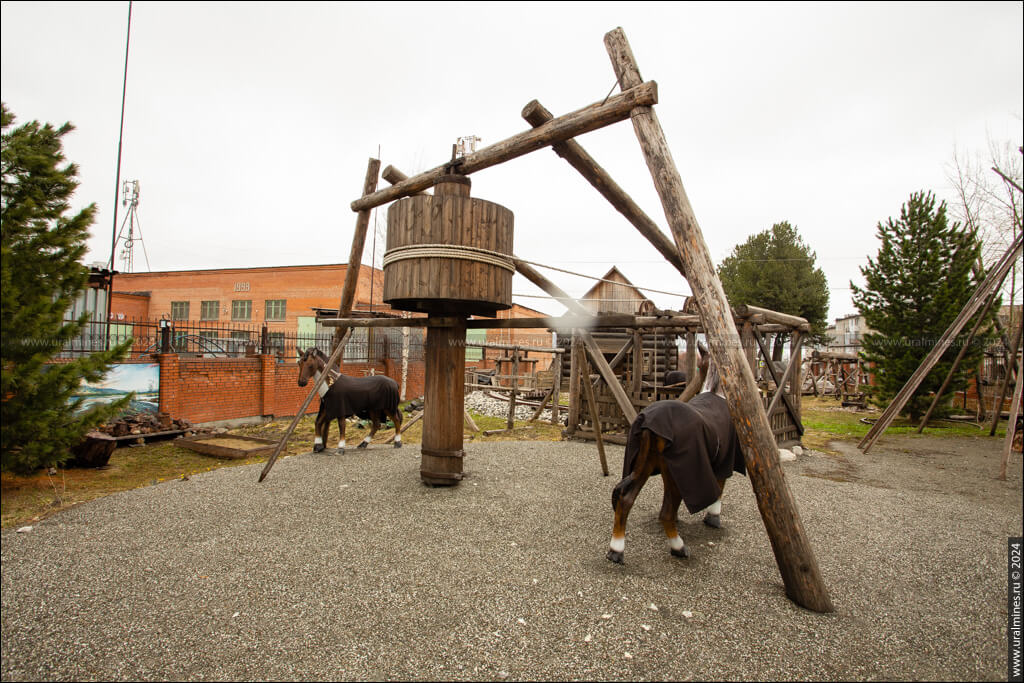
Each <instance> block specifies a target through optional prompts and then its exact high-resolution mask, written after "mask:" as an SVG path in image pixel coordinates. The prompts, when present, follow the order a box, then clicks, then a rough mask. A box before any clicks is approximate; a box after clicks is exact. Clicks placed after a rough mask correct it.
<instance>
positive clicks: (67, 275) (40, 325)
mask: <svg viewBox="0 0 1024 683" xmlns="http://www.w3.org/2000/svg"><path fill="white" fill-rule="evenodd" d="M0 118H2V121H0V123H2V150H0V151H2V154H0V164H2V172H3V184H2V200H0V205H2V208H0V232H2V241H0V247H2V259H0V303H2V305H0V318H2V330H0V333H2V337H0V362H2V368H3V375H2V389H0V413H2V415H0V418H2V426H0V433H2V448H3V450H2V461H0V468H2V469H3V470H5V471H14V472H19V473H26V472H31V471H32V470H34V469H36V468H38V467H41V466H54V465H59V464H61V463H63V462H64V461H65V460H67V459H68V457H69V455H70V453H69V451H68V449H69V448H70V447H71V446H73V445H75V444H76V443H78V442H79V441H81V439H82V436H83V435H84V434H85V432H87V431H88V430H89V429H92V428H94V427H95V426H97V425H99V424H101V423H103V422H104V421H106V420H108V419H110V418H111V417H112V416H113V415H115V414H116V413H118V412H120V411H121V410H122V409H123V408H124V406H125V404H126V403H127V401H128V400H129V398H130V397H126V398H125V399H123V400H121V401H118V402H115V403H112V404H108V405H98V406H95V407H92V408H90V409H89V410H87V411H85V412H84V413H80V414H78V415H76V414H75V412H76V408H77V407H78V405H77V402H70V399H71V396H72V394H73V393H74V391H75V390H76V389H77V387H78V385H79V383H80V382H81V381H82V380H83V379H85V380H88V381H91V382H95V381H98V380H100V379H101V378H102V377H103V375H104V374H105V372H106V371H107V369H108V368H109V366H110V364H111V363H113V362H115V361H116V360H118V359H120V358H121V357H123V356H124V354H125V353H126V352H127V350H128V349H129V348H131V341H130V340H129V341H128V342H125V343H124V344H123V345H121V346H118V347H115V348H112V349H111V350H110V351H106V352H99V353H94V354H91V355H88V356H85V357H83V358H80V359H76V360H74V361H72V362H69V363H60V364H48V361H50V360H51V359H52V358H53V357H54V356H55V355H56V354H57V353H58V352H60V350H61V349H62V348H63V347H64V345H65V344H66V343H67V341H68V340H70V339H72V338H73V337H75V336H76V335H77V334H78V333H79V332H80V331H81V329H82V326H83V325H84V324H85V322H86V320H87V318H88V314H86V315H83V316H82V317H81V318H79V319H78V320H77V321H74V322H71V323H65V322H64V317H65V315H66V313H67V311H68V309H69V308H70V307H71V304H72V302H73V301H74V299H75V297H76V296H77V294H78V293H79V292H80V291H81V290H82V288H83V287H84V286H85V285H86V281H87V278H88V270H87V269H86V268H85V266H83V265H82V264H81V263H80V260H81V258H82V257H83V256H84V255H85V250H86V247H85V240H86V238H87V237H88V234H89V233H88V230H89V226H90V225H91V224H92V222H93V220H94V217H95V214H96V207H95V205H89V206H88V207H86V208H85V209H83V210H82V211H80V212H79V213H77V214H75V215H74V216H70V217H66V216H64V214H65V212H67V211H68V209H69V203H68V202H69V199H70V197H71V195H72V193H73V192H74V191H75V188H76V187H77V186H78V181H77V179H76V178H77V175H78V169H77V167H76V166H75V164H73V163H68V164H65V159H64V153H63V148H62V143H61V139H62V138H63V137H64V136H65V135H67V134H68V133H69V132H71V131H72V130H73V129H74V128H73V126H71V125H70V124H67V123H66V124H64V125H63V126H61V127H60V128H56V129H55V128H54V127H53V126H51V125H50V124H46V125H41V124H40V123H39V122H37V121H32V122H30V123H27V124H24V125H21V126H18V127H16V128H13V127H12V126H13V124H14V120H15V119H14V115H13V114H12V113H11V112H10V111H9V110H8V109H7V106H6V105H5V104H2V103H0Z"/></svg>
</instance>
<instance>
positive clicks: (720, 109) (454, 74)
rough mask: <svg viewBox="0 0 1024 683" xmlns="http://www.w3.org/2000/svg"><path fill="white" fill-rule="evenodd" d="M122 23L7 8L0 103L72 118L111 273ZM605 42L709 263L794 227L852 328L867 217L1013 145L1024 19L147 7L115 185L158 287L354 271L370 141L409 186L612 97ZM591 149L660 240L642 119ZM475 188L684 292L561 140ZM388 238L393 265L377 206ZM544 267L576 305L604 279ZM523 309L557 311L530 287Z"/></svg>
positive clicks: (596, 260)
mask: <svg viewBox="0 0 1024 683" xmlns="http://www.w3.org/2000/svg"><path fill="white" fill-rule="evenodd" d="M127 16H128V3H126V2H115V3H95V2H75V3H69V4H65V3H33V2H16V3H10V2H4V3H2V21H0V30H2V79H0V83H2V97H3V101H4V102H6V104H7V106H8V108H9V109H11V110H12V111H13V113H14V114H15V116H16V117H17V118H18V121H19V122H22V123H23V122H26V121H29V120H32V119H38V120H40V121H47V122H52V123H55V124H59V123H63V122H65V121H70V122H72V123H73V124H74V125H75V126H76V127H77V130H76V131H75V132H74V133H72V134H70V135H69V136H67V138H66V143H65V150H66V153H67V156H68V159H69V160H71V161H74V162H76V163H77V164H79V167H80V178H81V181H82V183H81V186H80V187H79V190H78V193H77V197H76V205H77V206H79V207H80V206H84V205H86V204H88V203H90V202H95V203H96V204H97V205H98V206H99V213H98V219H97V221H96V223H95V225H94V226H93V237H92V239H91V240H90V242H89V247H90V253H89V256H88V258H87V261H88V262H94V261H104V262H105V261H108V260H109V258H110V255H111V234H112V230H113V227H114V219H115V217H114V213H113V209H114V192H115V173H116V161H117V143H118V124H119V117H120V112H121V86H122V78H123V75H124V72H123V69H124V59H125V35H126V23H127ZM617 26H621V27H623V28H624V30H625V32H626V35H627V37H628V39H629V41H630V43H631V45H632V48H633V52H634V54H635V56H636V58H637V62H638V63H639V66H640V71H641V73H642V74H643V77H644V78H645V79H648V80H654V81H657V83H658V89H659V104H658V105H657V112H658V116H659V118H660V120H661V123H662V126H663V127H664V128H665V132H666V136H667V138H668V142H669V145H670V146H671V149H672V153H673V155H674V157H675V161H676V164H677V165H678V167H679V170H680V173H681V175H682V179H683V183H684V184H685V187H686V191H687V194H688V195H689V198H690V201H691V202H692V204H693V207H694V210H695V211H696V214H697V218H698V221H699V222H700V225H701V228H702V229H703V232H704V238H705V240H706V242H707V243H708V246H709V248H710V250H711V255H712V258H713V259H714V261H715V263H716V264H718V263H719V262H720V261H721V260H722V259H723V258H725V257H726V256H728V255H729V253H730V252H731V251H732V249H733V247H734V246H735V245H737V244H739V243H741V242H743V241H745V240H746V239H747V237H748V236H750V235H751V234H753V233H756V232H760V231H762V230H765V229H767V228H769V227H770V226H771V225H772V224H773V223H776V222H779V221H784V220H785V221H789V222H790V223H792V224H793V225H795V226H796V228H797V230H798V231H799V233H800V234H801V236H802V237H803V238H804V240H805V242H806V243H807V244H808V245H809V246H810V247H811V248H812V249H813V250H814V251H815V252H816V254H817V262H818V265H819V266H820V267H821V268H822V269H823V270H824V271H825V274H826V276H827V278H828V283H829V287H830V288H831V307H830V312H829V315H830V317H831V318H835V317H839V316H842V315H846V314H849V313H853V312H854V311H855V309H854V307H853V304H852V301H851V298H850V291H849V283H850V280H851V279H852V280H854V282H856V283H861V282H862V281H863V280H862V278H861V276H860V273H859V271H858V267H859V266H862V265H864V264H865V263H866V260H867V257H868V256H869V255H871V256H873V255H874V254H875V253H876V251H877V247H878V240H877V237H876V226H877V224H878V222H879V221H884V220H885V219H886V218H888V217H889V216H895V215H897V214H898V212H899V209H900V206H901V204H902V203H903V202H904V201H906V199H907V198H908V196H909V195H910V193H912V192H915V191H919V190H931V191H933V192H935V193H936V194H938V195H939V196H940V197H942V198H952V194H951V188H950V186H949V183H948V181H947V180H946V174H947V166H948V164H949V162H950V161H951V159H952V158H953V154H954V149H959V150H961V151H967V152H971V153H973V152H984V151H985V150H986V149H987V146H988V141H989V140H993V141H996V142H1006V141H1008V142H1011V143H1012V144H1013V146H1014V148H1016V147H1017V146H1019V145H1020V144H1021V137H1022V119H1021V116H1022V110H1024V102H1022V99H1024V98H1022V83H1024V75H1022V73H1021V72H1022V62H1024V59H1022V56H1024V42H1022V35H1024V30H1022V26H1024V17H1022V4H1021V3H1019V2H1014V3H980V2H979V3H974V2H972V3H963V4H960V3H942V4H932V3H928V4H910V5H906V4H891V3H879V4H875V3H872V4H833V3H828V4H811V3H798V4H768V3H755V4H749V5H747V4H725V3H713V4H695V5H691V4H682V3H679V4H676V3H672V4H668V3H665V4H662V3H641V2H630V3H622V2H615V3H576V2H574V3H564V4H563V3H538V4H532V3H507V4H506V3H481V2H477V3H467V4H460V3H454V4H447V3H437V2H433V3H409V4H406V3H401V2H388V3H379V4H378V3H372V2H359V3H314V4H304V3H299V2H288V3H250V2H246V3H224V4H219V3H179V2H175V3H162V2H136V3H134V5H133V6H132V23H131V46H130V54H129V58H128V86H127V99H126V105H125V115H124V116H125V120H124V147H123V153H122V160H121V178H122V180H126V179H127V180H138V181H139V183H140V190H141V192H140V202H139V206H138V213H137V215H138V217H139V220H140V224H141V230H142V236H143V243H144V245H145V249H146V252H147V254H148V259H149V266H150V269H152V270H182V269H191V268H225V267H248V266H275V265H298V264H311V263H314V264H315V263H341V262H345V261H346V260H347V259H348V253H349V248H350V246H351V240H352V232H353V228H354V226H355V214H354V213H352V211H351V210H350V209H349V203H350V202H351V201H352V200H354V199H356V198H357V197H358V196H359V195H360V193H361V189H362V179H363V175H364V173H365V170H366V162H367V159H368V158H370V157H377V156H378V149H379V150H380V151H379V156H380V159H381V160H382V166H386V165H388V164H393V165H395V166H396V167H398V168H400V169H402V170H403V171H404V172H405V173H407V174H410V175H412V174H414V173H417V172H420V171H424V170H427V169H429V168H433V167H434V166H437V165H439V164H441V163H443V162H444V161H445V160H447V158H448V157H449V156H450V154H451V145H452V144H453V143H454V142H455V141H456V139H457V138H458V137H460V136H465V135H477V136H479V137H480V138H482V142H481V143H480V145H481V147H482V146H486V145H489V144H493V143H495V142H499V141H501V140H503V139H505V138H507V137H509V136H511V135H514V134H515V133H518V132H520V131H522V130H525V129H526V128H528V125H527V124H526V123H525V122H524V121H523V120H522V119H521V118H520V111H521V109H522V107H523V105H525V104H526V103H527V102H529V101H530V100H532V99H534V98H536V99H538V100H539V101H540V102H541V103H542V104H543V105H545V106H546V107H547V108H548V109H549V110H551V111H552V112H553V113H555V114H556V115H558V114H563V113H567V112H569V111H572V110H575V109H578V108H580V107H583V106H585V105H588V104H590V103H592V102H597V101H600V100H602V99H604V98H605V96H606V95H607V94H608V92H609V90H610V89H611V88H612V86H613V84H614V80H615V78H614V75H613V72H612V68H611V65H610V62H609V60H608V56H607V53H606V52H605V48H604V44H603V36H604V34H605V33H606V32H607V31H609V30H611V29H613V28H615V27H617ZM578 140H579V142H580V143H581V144H582V145H583V146H584V147H585V148H586V149H587V150H588V151H589V152H590V153H591V154H592V155H593V156H594V157H595V158H596V159H597V160H598V162H599V163H601V164H602V165H603V166H604V167H605V168H606V169H608V170H609V171H610V173H611V174H612V176H613V177H614V178H615V179H616V180H617V182H618V183H619V184H620V185H621V186H622V187H623V188H625V189H626V191H627V192H629V193H630V194H631V195H632V196H633V198H634V199H635V200H636V201H637V202H638V203H639V204H640V205H641V206H642V207H643V208H644V209H645V210H646V211H647V212H648V214H649V215H650V216H651V217H652V218H654V219H655V221H656V222H657V223H658V224H659V225H660V226H661V227H662V229H663V230H665V231H666V233H667V232H668V227H667V223H666V221H665V218H664V213H663V212H662V210H661V206H660V203H659V201H658V198H657V194H656V193H655V191H654V188H653V185H652V183H651V178H650V174H649V172H648V171H647V168H646V165H645V164H644V162H643V157H642V155H641V152H640V148H639V146H638V144H637V141H636V137H635V134H634V132H633V129H632V126H631V125H630V124H629V123H628V122H622V123H619V124H616V125H614V126H611V127H609V128H606V129H603V130H601V131H597V132H594V133H589V134H587V135H585V136H582V137H580V138H578ZM472 179H473V195H474V196H476V197H480V198H483V199H488V200H491V201H494V202H497V203H499V204H502V205H504V206H507V207H508V208H509V209H511V210H512V211H513V212H514V214H515V245H516V246H515V251H516V253H517V254H518V255H519V256H520V257H522V258H525V259H528V260H531V261H537V262H540V263H543V264H550V265H556V266H559V267H561V268H565V269H568V270H573V271H580V272H584V273H587V274H590V275H594V276H600V275H603V274H604V273H605V272H606V271H607V270H608V269H609V268H611V266H612V265H618V266H619V268H620V270H622V272H623V273H624V274H625V275H626V276H627V277H628V278H630V279H631V280H632V281H633V282H634V283H635V284H637V285H638V286H641V287H644V286H646V287H652V288H655V289H660V290H665V291H667V292H675V293H680V294H685V293H687V292H689V287H688V285H687V284H686V283H685V281H683V280H682V279H681V278H680V276H679V275H678V274H677V273H676V272H675V271H674V270H673V269H672V268H671V267H670V266H668V265H667V264H665V262H664V260H663V259H662V258H661V257H660V255H659V254H658V253H657V252H656V251H655V250H654V248H653V247H651V246H650V245H649V244H648V243H647V242H646V241H645V240H644V239H643V238H642V237H640V235H639V233H637V232H636V231H635V229H634V228H633V227H632V226H630V225H629V224H628V223H627V222H626V221H625V220H624V219H623V218H621V216H619V214H618V213H617V212H616V211H615V210H614V209H613V208H611V206H610V205H608V203H607V202H606V201H605V200H604V199H603V198H602V197H601V196H600V195H598V194H597V192H596V191H595V190H593V189H592V188H591V187H590V186H589V185H588V184H587V183H586V181H584V180H583V179H582V178H581V177H580V176H579V175H578V174H577V173H576V171H574V170H573V169H572V168H571V167H570V166H569V165H568V164H567V163H565V162H564V161H563V160H561V159H560V158H558V157H557V156H556V155H555V154H554V153H553V152H551V151H550V150H549V149H545V150H541V151H538V152H534V153H533V154H531V155H529V156H527V157H522V158H520V159H518V160H515V161H513V162H510V163H506V164H504V165H502V166H499V167H494V168H491V169H488V170H485V171H482V172H480V173H477V174H474V175H473V176H472ZM381 185H382V186H384V185H386V183H384V181H381ZM117 208H118V214H117V225H118V228H120V226H121V222H122V221H123V218H124V213H123V208H122V207H121V206H120V203H118V207H117ZM374 224H376V225H377V227H378V229H379V232H380V235H381V237H380V238H379V239H378V241H377V251H376V261H377V263H378V264H379V262H380V257H381V251H382V240H383V233H384V229H385V212H384V211H383V210H381V211H380V215H379V217H375V219H374V223H371V226H373V225H374ZM372 246H373V245H372V236H371V237H370V238H368V241H367V248H366V254H365V256H364V259H363V261H364V263H369V262H370V260H371V248H372ZM115 266H116V267H117V268H118V269H123V262H122V261H121V259H120V258H118V260H117V263H116V264H115ZM135 270H136V271H141V270H146V260H145V258H144V257H143V254H142V251H141V249H136V252H135ZM544 272H546V273H547V274H548V275H549V276H550V277H551V278H552V279H553V280H554V281H555V282H557V283H559V284H560V285H562V286H563V287H564V288H565V289H566V290H567V291H568V292H569V293H570V294H573V295H577V296H578V295H580V294H582V293H583V292H584V291H586V290H587V289H588V288H589V287H590V286H591V285H592V284H593V282H592V281H588V280H584V279H581V278H577V277H573V276H569V275H565V274H561V273H558V272H553V271H544ZM513 290H514V291H515V292H516V293H521V294H526V295H536V294H540V293H541V292H540V291H539V290H537V289H536V288H535V287H533V286H532V285H530V284H529V283H528V282H526V281H525V280H524V279H522V278H521V277H520V276H516V278H515V282H514V285H513ZM650 296H651V298H652V299H654V301H655V303H656V304H658V305H659V306H661V307H664V308H678V307H680V306H681V305H682V299H681V298H680V297H678V296H671V295H665V294H658V293H652V294H650ZM516 300H517V301H518V302H519V303H522V304H523V305H526V306H530V307H532V308H536V309H539V310H542V311H545V312H548V313H554V314H560V313H562V312H563V309H562V308H561V306H560V305H558V304H557V303H555V302H552V301H550V300H545V299H542V298H525V297H523V298H517V299H516Z"/></svg>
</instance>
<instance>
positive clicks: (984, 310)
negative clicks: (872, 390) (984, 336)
mask: <svg viewBox="0 0 1024 683" xmlns="http://www.w3.org/2000/svg"><path fill="white" fill-rule="evenodd" d="M998 295H999V290H998V289H994V290H992V292H991V293H990V294H989V295H988V299H987V300H986V301H985V305H984V306H983V307H982V309H981V313H979V314H978V319H977V320H975V321H974V326H973V327H971V331H970V332H969V333H968V334H967V339H966V340H964V343H963V344H961V345H960V351H958V352H957V354H956V358H955V359H954V360H953V365H951V366H950V367H949V372H947V373H946V378H945V379H944V380H942V386H940V387H939V390H938V391H937V392H935V398H933V399H932V402H931V405H929V406H928V410H927V411H926V412H925V414H924V417H922V418H921V424H919V425H918V426H917V433H918V434H920V433H921V432H923V431H924V428H925V427H926V426H927V425H928V420H929V419H930V418H931V416H932V411H934V410H935V407H936V406H937V405H939V401H940V400H941V399H942V395H943V394H944V393H946V388H947V387H949V383H950V382H951V381H952V380H953V375H954V374H955V373H956V370H957V368H959V367H960V361H962V360H963V359H964V356H965V355H966V354H967V349H968V348H970V346H971V342H972V341H974V336H975V335H976V334H978V330H979V329H980V328H981V323H982V322H983V321H984V320H985V316H986V315H987V314H988V312H989V309H991V308H992V304H993V303H994V302H995V300H996V297H997V296H998ZM857 379H858V382H859V380H860V373H859V372H858V373H857Z"/></svg>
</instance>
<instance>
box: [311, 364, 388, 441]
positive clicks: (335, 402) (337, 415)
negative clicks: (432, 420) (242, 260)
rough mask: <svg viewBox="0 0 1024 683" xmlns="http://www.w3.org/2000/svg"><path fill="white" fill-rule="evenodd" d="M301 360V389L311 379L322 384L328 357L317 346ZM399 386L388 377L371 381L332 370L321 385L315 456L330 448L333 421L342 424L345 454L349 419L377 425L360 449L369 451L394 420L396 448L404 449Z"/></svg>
mask: <svg viewBox="0 0 1024 683" xmlns="http://www.w3.org/2000/svg"><path fill="white" fill-rule="evenodd" d="M297 350H298V351H299V353H300V356H299V386H300V387H304V386H306V383H307V382H309V379H310V378H311V377H312V378H314V380H319V379H320V375H321V373H323V371H324V368H326V367H327V360H328V359H327V356H326V354H324V352H323V351H321V350H320V349H318V348H316V347H315V346H313V347H310V348H308V349H306V350H305V351H302V350H301V349H297ZM398 401H399V394H398V384H397V383H396V382H395V380H393V379H391V378H390V377H386V376H384V375H371V376H370V377H348V376H346V375H342V374H341V373H339V372H338V371H336V370H334V369H333V368H331V371H330V372H329V373H328V378H327V381H326V382H324V383H323V384H321V385H320V411H319V412H318V413H317V414H316V427H315V434H316V437H315V439H314V441H313V452H314V453H319V452H320V451H323V450H325V449H326V448H327V445H326V444H327V436H328V433H329V432H330V429H331V420H334V419H337V420H338V429H339V430H340V432H341V438H340V440H339V441H338V450H337V453H338V454H339V455H342V454H344V453H345V419H346V418H348V417H351V416H353V415H355V416H357V417H361V418H363V419H369V420H371V421H372V423H373V427H372V428H371V429H370V433H369V434H368V435H367V436H366V438H365V439H363V440H362V442H361V443H360V444H359V445H358V446H356V448H366V447H367V446H368V445H369V443H370V441H371V440H372V439H373V435H374V434H376V433H377V429H379V428H380V424H381V422H383V421H384V419H386V418H389V417H390V418H391V421H392V422H393V423H394V424H395V448H401V447H402V435H401V430H402V413H401V411H400V410H398Z"/></svg>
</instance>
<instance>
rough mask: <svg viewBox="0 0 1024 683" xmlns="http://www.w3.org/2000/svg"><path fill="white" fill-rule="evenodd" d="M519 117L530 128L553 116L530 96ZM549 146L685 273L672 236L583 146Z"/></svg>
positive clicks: (559, 144) (564, 143) (574, 144)
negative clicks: (667, 233) (670, 237)
mask: <svg viewBox="0 0 1024 683" xmlns="http://www.w3.org/2000/svg"><path fill="white" fill-rule="evenodd" d="M523 118H524V119H526V121H527V122H528V123H529V124H530V125H531V126H533V127H534V128H539V127H540V126H543V125H544V124H546V123H548V122H549V121H552V120H553V119H554V118H555V117H554V115H552V113H551V112H550V111H548V110H547V109H545V108H544V105H542V104H541V103H540V102H538V101H537V100H533V101H532V102H530V103H529V104H527V105H526V106H525V107H523ZM551 149H552V150H554V152H555V154H557V155H558V156H560V157H562V158H563V159H565V160H566V161H568V162H569V165H570V166H572V167H573V168H575V169H576V170H577V171H579V172H580V175H582V176H583V177H584V178H586V179H587V182H589V183H590V184H591V185H593V186H594V189H595V190H597V191H598V192H600V193H601V195H602V196H603V197H604V198H605V199H607V200H608V201H609V202H610V203H611V205H612V206H614V207H615V209H616V210H617V211H618V212H619V213H621V214H622V215H623V216H625V218H626V220H628V221H629V222H630V223H632V224H633V226H634V227H635V228H636V229H637V230H638V231H640V234H641V235H643V236H644V237H646V238H647V240H648V241H649V242H650V243H651V244H652V245H654V248H655V249H657V250H658V251H659V252H660V253H661V255H662V256H664V257H665V259H666V260H667V261H668V262H669V263H671V264H672V265H673V266H674V267H675V269H676V270H678V271H679V273H680V274H681V275H682V276H683V277H686V273H685V271H684V270H683V262H682V261H681V260H680V259H679V253H678V252H677V251H676V247H675V245H674V244H672V240H671V239H669V238H668V236H666V235H665V233H664V232H662V231H661V228H659V227H658V225H657V223H655V222H654V221H653V220H651V218H650V216H648V215H647V214H646V213H644V210H643V209H641V208H640V206H639V205H638V204H637V203H636V202H634V201H633V198H632V197H630V196H629V195H628V194H626V191H625V190H623V189H622V188H621V187H619V185H618V184H617V183H616V182H615V181H614V180H612V177H611V175H609V174H608V172H607V171H606V170H604V168H602V167H601V165H600V164H598V163H597V161H595V160H594V158H593V157H592V156H590V155H589V154H588V153H587V151H586V150H585V149H583V147H582V146H581V145H580V143H578V142H576V141H575V140H566V141H565V142H558V143H555V144H554V145H552V146H551Z"/></svg>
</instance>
